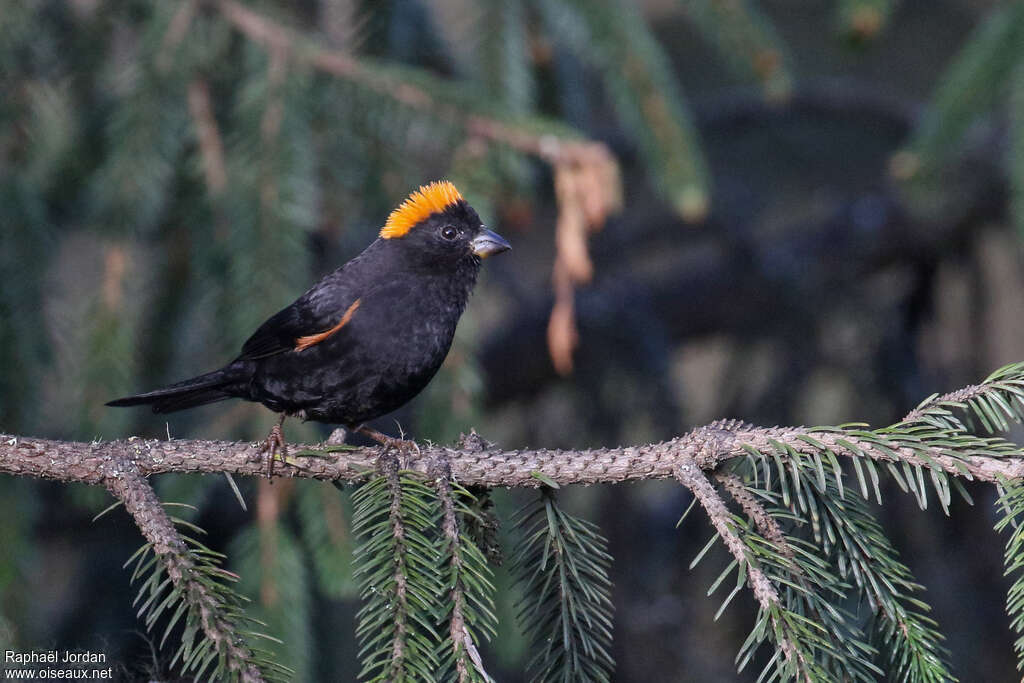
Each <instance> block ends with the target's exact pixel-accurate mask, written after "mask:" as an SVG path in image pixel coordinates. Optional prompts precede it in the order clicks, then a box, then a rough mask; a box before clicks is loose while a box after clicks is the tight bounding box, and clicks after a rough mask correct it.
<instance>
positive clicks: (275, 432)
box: [260, 414, 288, 479]
mask: <svg viewBox="0 0 1024 683" xmlns="http://www.w3.org/2000/svg"><path fill="white" fill-rule="evenodd" d="M285 417H286V416H285V415H283V414H282V415H281V419H280V420H278V421H277V424H275V425H274V426H273V427H271V428H270V434H267V438H266V440H265V441H264V442H263V445H262V446H261V447H260V454H263V453H266V455H267V478H268V479H269V478H270V477H273V476H274V460H275V456H277V455H280V458H281V461H282V462H287V459H288V444H287V443H285V440H284V428H283V425H284V418H285Z"/></svg>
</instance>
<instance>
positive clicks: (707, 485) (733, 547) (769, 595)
mask: <svg viewBox="0 0 1024 683" xmlns="http://www.w3.org/2000/svg"><path fill="white" fill-rule="evenodd" d="M675 477H676V479H677V480H679V483H681V484H682V485H683V486H685V487H686V488H688V489H690V491H691V492H692V493H693V497H694V498H696V499H697V502H699V503H700V505H701V507H702V508H704V512H706V513H707V515H708V520H709V521H710V522H711V525H712V526H713V527H715V531H717V532H718V535H719V536H720V537H721V538H722V540H723V541H724V542H725V546H726V547H727V548H728V549H729V552H730V553H731V554H732V556H733V557H734V558H736V561H737V562H739V563H740V565H746V567H747V581H748V583H749V584H750V588H751V590H753V592H754V597H755V598H757V601H758V603H760V605H761V609H763V610H764V611H765V612H772V611H773V610H777V609H780V608H781V607H782V601H781V599H780V598H779V593H778V591H777V590H775V584H773V583H772V581H771V579H769V578H768V576H766V575H765V573H764V572H763V571H761V568H760V566H759V565H758V564H757V563H756V562H755V561H753V560H752V559H751V558H748V557H747V548H746V546H745V545H744V543H743V540H742V539H741V538H740V537H739V535H738V534H737V533H736V531H735V529H734V527H733V524H732V521H731V517H730V513H729V508H727V507H726V505H725V501H723V500H722V498H721V496H719V495H718V492H717V491H715V487H714V486H713V485H712V484H711V482H710V481H708V478H707V476H706V475H705V474H704V472H703V471H701V467H700V466H699V464H698V463H697V461H696V460H694V459H693V458H692V457H687V458H684V459H683V460H682V462H680V463H679V465H678V466H677V467H676V469H675ZM779 647H780V648H781V649H782V652H783V654H784V655H785V656H786V659H789V660H792V659H793V658H794V657H796V658H799V657H800V654H799V652H798V651H797V649H796V647H795V646H794V645H793V643H792V641H790V640H789V639H780V641H779Z"/></svg>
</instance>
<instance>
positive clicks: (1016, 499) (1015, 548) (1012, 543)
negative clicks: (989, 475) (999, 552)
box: [996, 481, 1024, 671]
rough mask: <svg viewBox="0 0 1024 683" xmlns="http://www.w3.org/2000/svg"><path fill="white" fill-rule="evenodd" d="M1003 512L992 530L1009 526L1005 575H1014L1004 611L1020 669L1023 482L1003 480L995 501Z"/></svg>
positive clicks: (1023, 646) (1023, 647)
mask: <svg viewBox="0 0 1024 683" xmlns="http://www.w3.org/2000/svg"><path fill="white" fill-rule="evenodd" d="M996 505H997V507H998V508H1000V509H1001V510H1002V512H1003V516H1002V517H1001V518H1000V520H999V522H997V523H996V531H1006V530H1007V529H1009V531H1010V538H1009V539H1008V540H1007V542H1006V553H1005V567H1006V572H1005V575H1006V576H1014V575H1015V576H1014V581H1013V584H1012V585H1011V586H1010V590H1009V592H1008V593H1007V596H1006V612H1007V614H1009V615H1010V627H1011V628H1012V629H1013V631H1014V633H1016V634H1017V640H1015V641H1014V643H1013V647H1014V649H1015V650H1016V651H1017V670H1018V671H1020V670H1024V573H1022V572H1021V569H1024V524H1022V523H1021V522H1022V521H1024V520H1022V515H1024V486H1022V485H1021V484H1019V483H1015V482H1013V483H1011V482H1008V481H1007V482H1004V483H1003V484H1002V496H1000V498H999V501H998V502H997V503H996Z"/></svg>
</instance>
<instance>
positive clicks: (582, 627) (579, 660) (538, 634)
mask: <svg viewBox="0 0 1024 683" xmlns="http://www.w3.org/2000/svg"><path fill="white" fill-rule="evenodd" d="M516 518H517V521H516V528H517V529H518V530H519V532H520V534H521V542H520V543H519V549H518V552H517V553H516V556H515V558H514V560H513V562H512V568H511V569H512V575H513V577H515V580H516V584H517V585H518V586H519V589H520V594H521V595H522V600H521V602H520V603H519V605H518V609H519V614H518V620H519V622H520V623H521V624H522V626H523V630H524V631H525V632H526V635H527V636H528V637H529V639H530V641H531V642H532V652H533V656H532V657H531V659H530V661H529V663H528V664H527V669H528V671H529V672H530V679H531V680H534V681H544V682H546V681H579V680H585V681H609V680H611V673H612V670H613V669H614V666H615V662H614V660H612V657H611V640H612V633H611V631H612V601H611V595H610V593H611V580H610V579H609V578H608V567H609V565H610V564H611V559H612V558H611V555H609V554H608V551H607V548H608V541H607V540H606V539H605V538H604V536H602V535H601V533H600V531H599V530H598V528H597V527H596V526H595V525H593V524H591V523H590V522H587V521H586V520H583V519H580V518H578V517H574V516H572V515H570V514H568V513H566V512H565V511H564V510H562V509H561V507H559V505H558V504H557V502H556V500H555V494H554V490H553V489H550V488H544V489H542V490H541V492H540V495H539V496H538V497H537V498H536V499H535V500H534V501H533V502H532V503H529V504H527V505H526V506H525V507H524V508H523V509H522V510H520V511H519V513H517V515H516Z"/></svg>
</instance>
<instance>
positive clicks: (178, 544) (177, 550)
mask: <svg viewBox="0 0 1024 683" xmlns="http://www.w3.org/2000/svg"><path fill="white" fill-rule="evenodd" d="M96 483H102V484H103V485H104V486H106V488H107V490H109V491H110V492H111V493H112V494H113V495H114V496H115V497H116V498H117V499H118V500H120V501H121V502H122V503H124V507H125V509H126V510H127V511H128V513H129V514H130V515H131V516H132V518H133V519H134V520H135V523H136V525H138V527H139V530H140V531H141V532H142V535H143V536H145V538H146V540H147V541H149V543H150V544H151V545H152V548H153V552H154V553H155V554H156V556H157V557H158V558H159V559H160V562H161V563H162V564H163V566H164V569H165V570H166V571H167V576H168V577H169V578H170V579H171V581H172V582H173V584H174V586H175V587H176V588H178V589H179V590H180V591H181V593H182V595H183V596H184V599H185V600H186V601H187V602H188V605H189V608H190V609H191V610H194V611H195V612H196V613H197V614H198V616H199V622H200V624H201V626H202V629H203V632H204V633H205V634H206V637H207V638H209V639H210V641H212V642H213V643H214V646H215V648H216V650H217V652H219V653H221V655H222V656H223V657H224V658H225V660H226V663H227V667H228V670H229V671H233V672H235V673H236V674H237V675H238V677H239V680H241V681H243V682H245V683H256V682H258V681H263V680H264V679H263V675H262V673H260V670H259V669H258V668H257V667H256V666H254V665H253V664H252V663H251V661H252V653H251V652H250V651H249V648H248V647H247V646H246V645H245V643H244V642H242V641H240V640H238V639H237V638H236V636H235V629H234V627H233V625H232V624H229V623H227V621H226V620H225V619H224V617H223V615H222V614H221V610H220V604H219V601H218V600H217V598H216V597H215V596H214V595H212V594H211V593H210V590H209V589H208V588H207V587H206V586H205V585H203V583H202V582H200V581H197V580H195V573H196V566H195V562H194V561H193V560H192V555H191V553H190V552H189V550H188V547H187V546H186V545H185V541H184V540H183V539H182V537H181V535H180V534H179V533H178V530H177V529H175V527H174V524H173V522H171V519H170V518H169V517H168V516H167V513H166V512H165V511H164V508H163V506H162V505H161V504H160V500H159V499H158V498H157V497H156V493H155V492H154V491H153V487H151V486H150V485H149V482H148V481H146V479H145V477H144V476H143V475H142V474H141V473H140V472H139V470H138V468H137V467H136V465H135V463H134V462H132V461H131V460H129V459H126V458H121V459H117V460H111V461H108V463H107V466H106V467H105V468H104V475H103V477H102V479H101V481H100V482H96Z"/></svg>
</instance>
